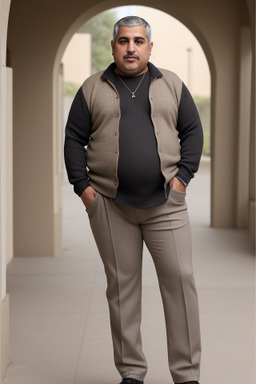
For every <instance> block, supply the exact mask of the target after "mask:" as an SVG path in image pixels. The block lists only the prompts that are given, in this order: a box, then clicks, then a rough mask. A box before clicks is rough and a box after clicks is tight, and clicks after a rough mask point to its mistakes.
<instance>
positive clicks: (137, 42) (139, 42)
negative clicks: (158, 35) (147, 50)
mask: <svg viewBox="0 0 256 384" xmlns="http://www.w3.org/2000/svg"><path fill="white" fill-rule="evenodd" d="M143 42H144V41H143V40H142V39H138V40H135V43H136V44H138V45H141V44H143Z"/></svg>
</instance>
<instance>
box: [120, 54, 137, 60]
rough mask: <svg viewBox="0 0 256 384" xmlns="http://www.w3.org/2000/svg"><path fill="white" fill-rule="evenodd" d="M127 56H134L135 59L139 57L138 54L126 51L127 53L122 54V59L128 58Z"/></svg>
mask: <svg viewBox="0 0 256 384" xmlns="http://www.w3.org/2000/svg"><path fill="white" fill-rule="evenodd" d="M129 57H135V59H139V56H138V55H135V54H134V53H127V55H124V56H123V58H124V59H128V58H129Z"/></svg>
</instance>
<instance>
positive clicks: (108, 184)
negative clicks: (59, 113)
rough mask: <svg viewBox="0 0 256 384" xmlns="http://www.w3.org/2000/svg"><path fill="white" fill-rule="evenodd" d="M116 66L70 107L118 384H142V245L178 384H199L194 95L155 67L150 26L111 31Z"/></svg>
mask: <svg viewBox="0 0 256 384" xmlns="http://www.w3.org/2000/svg"><path fill="white" fill-rule="evenodd" d="M111 47H112V53H113V57H114V63H112V64H111V65H110V66H109V67H108V68H107V69H106V70H105V71H102V72H100V73H97V74H95V75H93V76H91V77H90V78H89V79H87V80H86V81H85V82H84V84H83V85H82V87H81V88H80V89H79V91H78V93H77V95H76V97H75V99H74V102H73V104H72V107H71V110H70V114H69V118H68V122H67V126H66V139H65V161H66V167H67V172H68V176H69V180H70V182H71V183H72V184H73V185H74V191H75V192H76V193H77V194H78V195H79V196H80V197H81V199H82V201H83V203H84V205H85V207H86V209H87V212H88V216H89V220H90V225H91V228H92V232H93V235H94V238H95V241H96V244H97V247H98V250H99V253H100V255H101V258H102V261H103V263H104V268H105V272H106V277H107V299H108V304H109V310H110V322H111V331H112V338H113V345H114V358H115V365H116V367H117V369H118V371H119V373H120V375H121V377H122V382H121V383H120V384H142V383H143V380H144V377H145V375H146V371H147V364H146V360H145V356H144V354H143V351H142V344H141V333H140V325H141V269H142V266H141V264H142V247H143V242H145V244H146V246H147V247H148V249H149V251H150V253H151V255H152V257H153V261H154V264H155V267H156V272H157V275H158V280H159V286H160V291H161V295H162V300H163V306H164V313H165V319H166V328H167V343H168V356H169V367H170V372H171V375H172V378H173V380H174V382H175V383H193V384H197V383H198V380H199V366H200V355H201V347H200V330H199V315H198V303H197V294H196V289H195V283H194V277H193V266H192V256H191V248H192V247H191V235H190V225H189V219H188V214H187V207H186V202H185V194H186V187H187V185H188V183H189V181H190V179H191V178H192V177H193V175H194V173H195V172H196V171H197V169H198V165H199V161H200V157H201V151H202V142H203V137H202V127H201V123H200V119H199V116H198V112H197V109H196V107H195V105H194V102H193V100H192V97H191V95H190V94H189V92H188V90H187V88H186V87H185V85H184V84H183V83H182V81H181V80H180V79H179V78H178V77H177V76H176V75H175V74H174V73H172V72H170V71H166V70H159V69H157V68H156V67H155V66H154V65H153V64H151V63H150V62H149V57H150V54H151V50H152V47H153V43H152V42H151V31H150V26H149V24H148V23H147V22H146V21H145V20H144V19H142V18H139V17H133V16H130V17H125V18H123V19H121V20H119V21H118V22H117V23H116V24H115V26H114V34H113V40H112V41H111Z"/></svg>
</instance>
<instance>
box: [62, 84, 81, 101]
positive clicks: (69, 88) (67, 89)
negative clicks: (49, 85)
mask: <svg viewBox="0 0 256 384" xmlns="http://www.w3.org/2000/svg"><path fill="white" fill-rule="evenodd" d="M79 87H80V85H79V84H76V83H73V82H72V81H65V83H64V96H66V97H71V98H72V99H73V98H74V97H75V94H76V93H77V91H78V88H79Z"/></svg>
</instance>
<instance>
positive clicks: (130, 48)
mask: <svg viewBox="0 0 256 384" xmlns="http://www.w3.org/2000/svg"><path fill="white" fill-rule="evenodd" d="M134 52H135V47H134V42H133V41H132V40H130V41H129V44H128V45H127V53H134Z"/></svg>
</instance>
